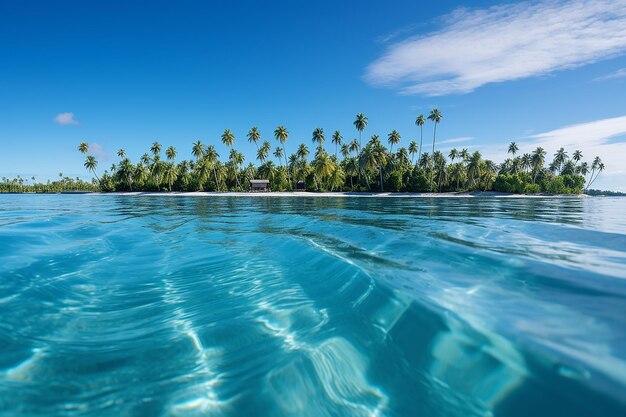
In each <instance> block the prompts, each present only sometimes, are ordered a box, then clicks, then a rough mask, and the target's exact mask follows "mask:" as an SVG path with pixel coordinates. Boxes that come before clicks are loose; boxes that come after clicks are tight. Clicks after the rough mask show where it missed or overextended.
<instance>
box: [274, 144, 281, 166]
mask: <svg viewBox="0 0 626 417" xmlns="http://www.w3.org/2000/svg"><path fill="white" fill-rule="evenodd" d="M274 157H276V158H278V163H279V164H280V166H281V167H282V166H283V159H282V158H283V149H282V148H281V147H280V146H277V147H276V149H275V150H274Z"/></svg>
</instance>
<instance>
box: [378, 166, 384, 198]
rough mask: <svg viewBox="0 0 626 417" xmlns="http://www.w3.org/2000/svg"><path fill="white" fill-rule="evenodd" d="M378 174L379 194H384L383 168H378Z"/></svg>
mask: <svg viewBox="0 0 626 417" xmlns="http://www.w3.org/2000/svg"><path fill="white" fill-rule="evenodd" d="M378 172H379V174H380V192H381V193H382V192H384V191H385V190H384V188H383V167H382V166H378Z"/></svg>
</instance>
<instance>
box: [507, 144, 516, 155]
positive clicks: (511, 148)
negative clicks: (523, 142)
mask: <svg viewBox="0 0 626 417" xmlns="http://www.w3.org/2000/svg"><path fill="white" fill-rule="evenodd" d="M517 151H519V148H518V146H517V143H515V142H511V143H510V144H509V150H508V151H507V153H510V154H511V155H513V156H515V154H516V153H517Z"/></svg>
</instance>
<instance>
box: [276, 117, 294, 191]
mask: <svg viewBox="0 0 626 417" xmlns="http://www.w3.org/2000/svg"><path fill="white" fill-rule="evenodd" d="M274 137H275V138H276V139H277V140H278V141H279V142H280V144H281V145H283V155H284V157H285V164H287V150H286V149H285V142H287V138H288V137H289V131H288V130H287V128H286V127H285V126H283V125H280V126H278V127H277V128H276V129H275V130H274ZM281 165H282V162H281ZM287 179H288V180H289V187H291V175H290V173H289V167H287Z"/></svg>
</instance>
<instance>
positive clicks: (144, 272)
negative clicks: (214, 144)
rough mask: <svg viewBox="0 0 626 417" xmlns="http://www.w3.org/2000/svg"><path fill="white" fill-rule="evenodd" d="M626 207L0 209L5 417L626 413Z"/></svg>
mask: <svg viewBox="0 0 626 417" xmlns="http://www.w3.org/2000/svg"><path fill="white" fill-rule="evenodd" d="M625 392H626V199H619V198H589V199H360V198H276V197H274V198H272V197H220V198H199V197H196V198H194V197H191V198H172V197H120V196H97V195H82V196H68V195H59V196H27V195H21V196H19V195H18V196H0V416H2V417H4V416H447V417H448V416H459V417H461V416H463V417H466V416H491V415H494V416H524V417H527V416H568V417H570V416H602V417H609V416H621V417H623V416H624V415H626V395H625Z"/></svg>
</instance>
